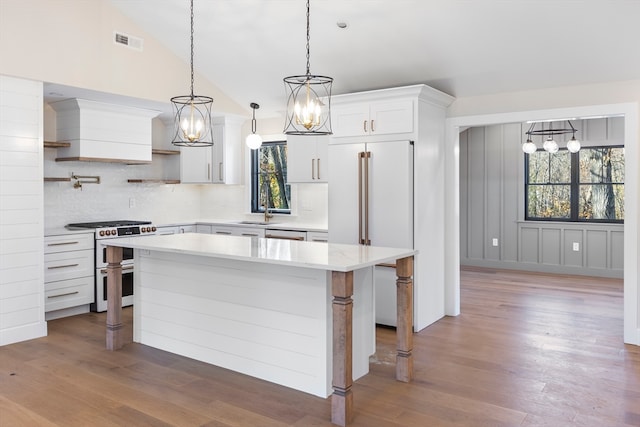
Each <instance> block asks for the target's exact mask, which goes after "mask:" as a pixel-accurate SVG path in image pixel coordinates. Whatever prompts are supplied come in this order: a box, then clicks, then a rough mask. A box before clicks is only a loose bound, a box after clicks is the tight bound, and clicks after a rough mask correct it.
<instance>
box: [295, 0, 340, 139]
mask: <svg viewBox="0 0 640 427" xmlns="http://www.w3.org/2000/svg"><path fill="white" fill-rule="evenodd" d="M309 16H310V14H309V0H307V73H306V74H305V75H302V76H289V77H285V78H284V85H285V91H286V92H287V116H286V118H285V126H284V133H285V134H288V135H309V134H312V135H331V134H332V133H333V132H332V131H331V111H330V109H331V85H332V84H333V78H331V77H326V76H318V75H313V74H311V71H310V66H309V40H310V37H309Z"/></svg>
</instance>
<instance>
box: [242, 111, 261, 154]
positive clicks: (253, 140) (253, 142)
mask: <svg viewBox="0 0 640 427" xmlns="http://www.w3.org/2000/svg"><path fill="white" fill-rule="evenodd" d="M249 106H250V107H251V108H252V109H253V118H252V119H251V133H250V134H249V135H247V139H246V141H245V142H246V144H247V147H249V148H250V149H252V150H257V149H258V148H260V147H261V146H262V137H261V136H260V135H258V134H257V133H256V130H257V125H256V110H257V109H258V108H260V105H258V104H256V103H255V102H252V103H251V104H249Z"/></svg>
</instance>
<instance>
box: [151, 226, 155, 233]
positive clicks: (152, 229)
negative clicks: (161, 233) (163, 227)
mask: <svg viewBox="0 0 640 427" xmlns="http://www.w3.org/2000/svg"><path fill="white" fill-rule="evenodd" d="M151 231H152V232H154V233H155V232H156V226H155V225H154V226H153V227H151Z"/></svg>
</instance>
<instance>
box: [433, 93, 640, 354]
mask: <svg viewBox="0 0 640 427" xmlns="http://www.w3.org/2000/svg"><path fill="white" fill-rule="evenodd" d="M639 103H640V80H633V81H627V82H614V83H608V84H596V85H587V86H572V87H563V88H555V89H546V90H538V91H527V92H517V93H506V94H495V95H489V96H481V97H473V98H462V99H457V100H456V101H455V102H454V104H453V105H452V106H451V107H450V109H449V117H450V118H449V119H448V120H447V141H448V147H447V155H446V159H445V161H446V165H447V199H446V203H445V209H446V211H447V219H448V221H447V223H446V224H445V228H446V233H447V237H448V238H447V242H448V244H447V247H446V248H445V251H446V253H447V265H446V270H447V275H446V284H445V287H446V297H447V314H450V315H456V314H458V313H459V309H460V306H459V302H460V294H459V265H460V256H459V250H460V248H459V221H460V212H459V200H458V198H459V141H458V132H459V129H460V128H464V127H467V126H481V125H489V124H500V123H512V122H521V121H526V120H544V119H560V118H566V117H588V116H598V115H615V114H620V113H622V114H624V115H625V156H626V170H625V174H626V183H625V213H626V219H625V232H624V236H625V238H624V240H625V242H624V252H625V260H624V265H625V269H624V307H625V308H624V311H625V312H624V339H625V342H628V343H633V344H640V315H639V310H638V307H640V293H639V292H638V288H639V287H640V283H639V280H640V263H639V262H638V259H639V258H638V255H639V253H640V252H639V241H640V234H639V231H638V228H639V224H640V212H639V209H638V200H639V199H640V182H639V179H638V165H640V149H639V146H638V145H639V144H638V141H640V126H639V123H640V109H639V108H638V105H639Z"/></svg>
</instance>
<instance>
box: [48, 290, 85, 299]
mask: <svg viewBox="0 0 640 427" xmlns="http://www.w3.org/2000/svg"><path fill="white" fill-rule="evenodd" d="M79 293H80V292H79V291H75V292H67V293H66V294H59V295H49V296H48V297H47V298H60V297H66V296H69V295H75V294H79Z"/></svg>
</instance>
